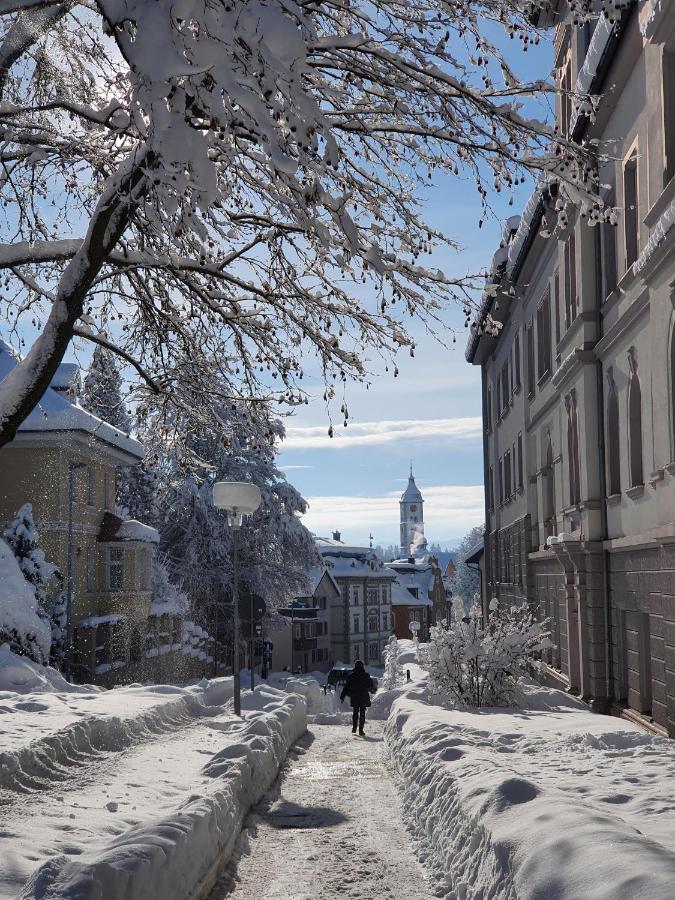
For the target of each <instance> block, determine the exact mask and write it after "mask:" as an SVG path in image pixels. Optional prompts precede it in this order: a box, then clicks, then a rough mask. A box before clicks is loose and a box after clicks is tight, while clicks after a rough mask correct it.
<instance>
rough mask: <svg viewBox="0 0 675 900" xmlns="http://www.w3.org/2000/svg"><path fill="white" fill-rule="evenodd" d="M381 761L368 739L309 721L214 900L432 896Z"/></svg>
mask: <svg viewBox="0 0 675 900" xmlns="http://www.w3.org/2000/svg"><path fill="white" fill-rule="evenodd" d="M432 896H433V893H432V892H431V891H430V890H429V886H428V883H427V880H426V876H425V873H424V870H423V869H422V867H421V866H420V864H419V862H418V861H417V859H416V858H415V854H414V851H413V848H412V846H411V841H410V835H409V834H408V833H407V832H406V829H405V827H404V825H403V822H402V818H401V809H400V804H399V797H398V794H397V791H396V787H395V785H394V783H393V781H392V779H391V776H390V774H389V772H388V770H387V767H386V765H385V759H384V741H383V725H382V724H381V723H380V722H367V723H366V737H365V738H360V737H357V736H355V735H352V733H351V727H349V726H347V725H341V726H339V725H319V724H311V725H310V726H309V731H308V733H307V735H306V736H305V737H304V738H302V739H301V740H300V742H299V743H298V745H297V746H296V747H295V748H294V749H293V750H292V751H291V753H290V754H289V758H288V760H287V762H286V765H285V766H284V768H283V770H282V777H281V778H280V779H279V781H278V782H277V784H275V785H274V788H273V789H272V790H271V791H270V792H269V794H268V795H267V796H266V797H265V799H264V800H263V801H262V802H261V803H260V804H259V805H258V806H257V807H255V808H254V809H253V810H252V811H251V813H250V815H249V816H248V818H247V819H246V821H245V823H244V829H243V831H242V834H241V838H240V839H239V842H238V845H237V848H236V850H235V852H234V854H233V858H232V863H231V864H230V867H229V868H228V870H227V871H226V872H225V873H224V874H223V876H222V877H221V879H220V880H219V882H218V884H217V885H216V887H215V889H214V891H213V893H212V894H211V896H210V900H226V898H228V900H230V898H231V900H318V898H320V900H374V898H378V900H379V898H391V900H430V898H431V897H432Z"/></svg>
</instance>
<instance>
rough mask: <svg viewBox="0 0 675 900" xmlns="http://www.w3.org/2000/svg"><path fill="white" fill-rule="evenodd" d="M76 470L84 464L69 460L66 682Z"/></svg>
mask: <svg viewBox="0 0 675 900" xmlns="http://www.w3.org/2000/svg"><path fill="white" fill-rule="evenodd" d="M77 469H86V465H85V463H81V462H75V461H74V460H70V462H69V463H68V561H67V573H66V579H67V580H66V656H65V659H64V668H65V672H64V675H65V678H66V681H70V679H71V671H72V662H73V657H72V654H73V649H72V637H71V635H72V631H73V627H72V605H73V581H74V575H73V563H74V559H73V503H74V500H75V472H76V471H77Z"/></svg>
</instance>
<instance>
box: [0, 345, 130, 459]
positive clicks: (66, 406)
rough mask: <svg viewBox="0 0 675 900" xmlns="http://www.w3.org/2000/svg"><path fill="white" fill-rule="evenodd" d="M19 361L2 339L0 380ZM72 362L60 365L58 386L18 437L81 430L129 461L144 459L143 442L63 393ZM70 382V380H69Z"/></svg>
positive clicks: (22, 428) (20, 430)
mask: <svg viewBox="0 0 675 900" xmlns="http://www.w3.org/2000/svg"><path fill="white" fill-rule="evenodd" d="M16 364H17V358H16V356H15V355H14V353H13V352H12V350H11V349H10V347H9V346H8V345H7V344H5V343H4V342H3V341H1V340H0V381H1V380H2V379H3V378H4V377H5V376H6V375H8V374H9V372H11V371H12V369H13V368H14V367H15V366H16ZM69 366H70V364H65V366H64V364H62V366H61V367H59V370H58V371H57V373H56V376H55V379H56V380H55V381H54V382H53V383H54V384H55V386H56V387H57V388H58V389H57V390H54V388H52V387H48V388H47V390H46V391H45V392H44V394H43V396H42V399H41V400H40V402H39V403H38V404H37V405H36V406H35V408H34V409H33V410H31V412H30V413H29V414H28V416H26V418H25V419H24V421H23V422H22V423H21V425H20V426H19V431H18V434H17V438H21V437H22V436H24V437H27V436H28V435H30V434H38V433H39V434H49V433H63V432H81V433H84V434H88V435H90V436H91V438H94V439H96V440H98V441H102V442H103V443H104V444H108V445H109V446H111V447H114V448H115V449H116V450H118V451H121V452H122V453H123V454H124V455H125V456H127V457H131V459H130V460H129V461H130V462H132V461H137V460H141V459H143V445H142V444H141V443H140V441H137V440H135V438H132V437H129V435H128V434H124V432H123V431H120V430H119V429H118V428H115V427H114V426H113V425H109V424H108V423H107V422H103V421H102V420H101V419H99V418H97V416H95V415H93V414H92V413H90V412H88V411H87V410H86V409H84V408H83V407H81V406H80V405H79V404H78V403H77V402H71V401H70V400H69V399H68V397H67V396H66V395H65V394H63V393H61V392H62V391H63V390H64V382H65V380H66V379H67V378H68V377H70V378H71V380H72V370H70V371H68V367H69ZM70 383H71V382H68V384H70Z"/></svg>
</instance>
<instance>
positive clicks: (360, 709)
mask: <svg viewBox="0 0 675 900" xmlns="http://www.w3.org/2000/svg"><path fill="white" fill-rule="evenodd" d="M365 724H366V708H365V706H354V707H353V708H352V729H353V730H354V731H356V726H357V725H358V726H359V731H363V726H364V725H365Z"/></svg>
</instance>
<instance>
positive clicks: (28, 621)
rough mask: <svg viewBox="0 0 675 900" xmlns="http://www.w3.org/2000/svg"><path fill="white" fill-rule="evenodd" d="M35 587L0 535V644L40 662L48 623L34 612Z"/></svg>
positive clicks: (44, 657)
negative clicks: (7, 645) (27, 578)
mask: <svg viewBox="0 0 675 900" xmlns="http://www.w3.org/2000/svg"><path fill="white" fill-rule="evenodd" d="M38 609H39V607H38V602H37V599H36V597H35V591H34V590H33V588H32V586H31V585H30V584H29V583H28V582H27V581H26V579H25V577H24V575H23V572H22V571H21V569H20V568H19V564H18V562H17V561H16V559H15V557H14V554H13V553H12V551H11V549H10V548H9V546H8V545H7V544H6V543H5V542H4V541H3V540H1V539H0V645H1V644H9V649H10V650H11V651H12V652H13V653H16V654H17V655H18V656H28V657H29V658H30V659H32V660H33V661H34V662H37V663H41V664H44V663H45V662H46V661H47V659H48V658H49V644H50V640H51V634H50V631H51V629H50V627H49V623H48V622H47V621H46V620H45V618H44V617H42V616H40V615H38Z"/></svg>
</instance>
